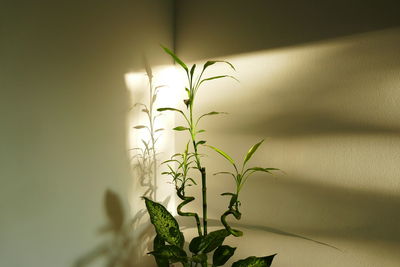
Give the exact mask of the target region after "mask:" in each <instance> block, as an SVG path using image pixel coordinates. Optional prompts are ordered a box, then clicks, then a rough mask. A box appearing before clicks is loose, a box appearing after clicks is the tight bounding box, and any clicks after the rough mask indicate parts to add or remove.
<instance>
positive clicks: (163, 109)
mask: <svg viewBox="0 0 400 267" xmlns="http://www.w3.org/2000/svg"><path fill="white" fill-rule="evenodd" d="M166 110H168V111H176V112H179V113H182V114H183V111H182V110H180V109H176V108H158V109H157V111H166Z"/></svg>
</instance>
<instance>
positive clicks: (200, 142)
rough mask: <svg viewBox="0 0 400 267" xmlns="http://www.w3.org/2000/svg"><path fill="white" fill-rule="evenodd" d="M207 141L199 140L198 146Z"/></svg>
mask: <svg viewBox="0 0 400 267" xmlns="http://www.w3.org/2000/svg"><path fill="white" fill-rule="evenodd" d="M205 143H206V141H204V140H201V141H199V142H197V143H196V146H198V145H204V144H205Z"/></svg>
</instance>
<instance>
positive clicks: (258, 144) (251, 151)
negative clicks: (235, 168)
mask: <svg viewBox="0 0 400 267" xmlns="http://www.w3.org/2000/svg"><path fill="white" fill-rule="evenodd" d="M262 142H264V140H261V141H260V142H258V143H257V144H255V145H254V146H252V147H251V148H250V149H249V151H248V152H247V155H246V157H245V158H244V162H243V165H245V164H246V162H247V161H249V159H250V158H251V156H253V154H254V152H256V150H257V149H258V147H259V146H260V145H261V144H262Z"/></svg>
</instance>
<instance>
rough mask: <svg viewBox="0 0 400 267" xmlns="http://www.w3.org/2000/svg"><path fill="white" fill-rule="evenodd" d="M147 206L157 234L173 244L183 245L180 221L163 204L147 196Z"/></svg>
mask: <svg viewBox="0 0 400 267" xmlns="http://www.w3.org/2000/svg"><path fill="white" fill-rule="evenodd" d="M144 199H145V201H146V208H147V211H148V212H149V214H150V220H151V223H152V224H153V225H154V227H155V229H156V232H157V234H158V235H159V236H160V237H161V238H162V239H164V240H165V241H166V242H168V243H169V244H171V245H175V246H178V247H183V243H184V241H185V240H184V237H183V234H182V233H181V231H180V230H179V225H178V222H177V221H176V220H175V218H174V217H173V216H172V215H171V213H169V212H168V210H167V209H166V208H165V207H164V206H163V205H161V204H159V203H157V202H154V201H152V200H150V199H148V198H146V197H144Z"/></svg>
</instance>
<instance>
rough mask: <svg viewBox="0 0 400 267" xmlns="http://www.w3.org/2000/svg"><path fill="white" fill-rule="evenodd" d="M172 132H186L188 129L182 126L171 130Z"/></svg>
mask: <svg viewBox="0 0 400 267" xmlns="http://www.w3.org/2000/svg"><path fill="white" fill-rule="evenodd" d="M172 130H175V131H186V130H189V128H187V127H184V126H177V127H175V128H173V129H172Z"/></svg>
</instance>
